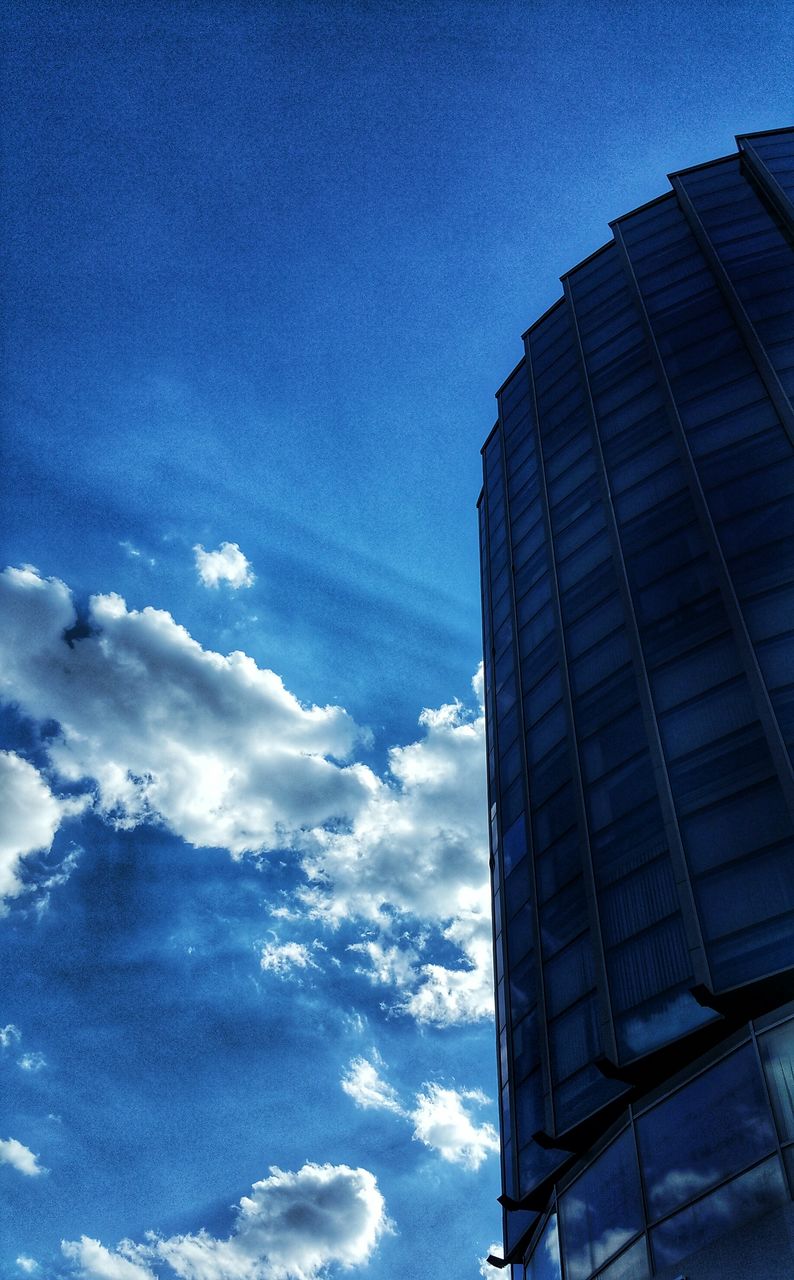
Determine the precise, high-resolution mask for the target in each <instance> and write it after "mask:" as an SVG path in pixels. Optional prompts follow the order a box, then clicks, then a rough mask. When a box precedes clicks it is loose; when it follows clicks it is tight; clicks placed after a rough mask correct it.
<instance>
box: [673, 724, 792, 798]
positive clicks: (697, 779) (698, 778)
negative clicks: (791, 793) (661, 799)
mask: <svg viewBox="0 0 794 1280" xmlns="http://www.w3.org/2000/svg"><path fill="white" fill-rule="evenodd" d="M772 772H773V769H772V762H771V760H770V757H769V752H768V750H767V746H766V742H765V740H764V737H763V733H762V731H761V726H760V725H759V724H758V723H757V722H756V723H755V724H751V725H749V726H747V727H746V728H744V729H737V730H736V731H735V732H734V733H731V734H728V735H727V736H725V737H724V738H721V739H719V740H718V741H716V742H708V743H706V745H705V746H704V747H701V748H700V749H699V750H697V751H695V752H692V753H691V754H689V755H686V756H684V757H683V758H682V759H680V760H678V761H676V762H675V763H673V764H671V765H670V766H669V768H668V774H669V778H670V785H671V787H672V790H673V795H674V796H675V800H676V806H677V808H678V811H679V813H681V814H683V813H691V812H692V810H693V809H702V808H703V807H704V805H707V804H712V803H713V802H714V801H717V800H722V799H723V798H724V797H725V796H728V795H731V794H732V793H735V792H737V791H739V790H741V789H742V788H746V787H748V786H750V785H751V784H752V783H754V782H765V781H766V780H767V778H769V777H770V775H771V774H772Z"/></svg>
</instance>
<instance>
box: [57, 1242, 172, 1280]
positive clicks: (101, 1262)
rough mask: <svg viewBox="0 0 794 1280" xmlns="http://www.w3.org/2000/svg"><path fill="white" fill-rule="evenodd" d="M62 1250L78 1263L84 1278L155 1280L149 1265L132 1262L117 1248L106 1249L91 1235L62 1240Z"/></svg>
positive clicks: (80, 1273)
mask: <svg viewBox="0 0 794 1280" xmlns="http://www.w3.org/2000/svg"><path fill="white" fill-rule="evenodd" d="M120 1247H123V1246H120ZM61 1251H62V1253H63V1255H64V1257H65V1258H68V1259H69V1260H70V1261H71V1262H75V1263H76V1264H77V1266H78V1267H79V1268H80V1270H79V1272H78V1274H79V1275H80V1276H81V1277H83V1280H155V1276H154V1273H153V1272H152V1271H150V1270H149V1268H148V1267H145V1266H142V1265H141V1264H140V1263H137V1262H131V1261H130V1259H129V1258H125V1257H124V1256H123V1254H121V1253H119V1252H116V1251H115V1250H113V1251H111V1250H110V1249H106V1248H105V1247H104V1245H102V1244H100V1243H99V1241H98V1240H92V1239H91V1237H90V1236H81V1237H80V1239H79V1240H62V1241H61Z"/></svg>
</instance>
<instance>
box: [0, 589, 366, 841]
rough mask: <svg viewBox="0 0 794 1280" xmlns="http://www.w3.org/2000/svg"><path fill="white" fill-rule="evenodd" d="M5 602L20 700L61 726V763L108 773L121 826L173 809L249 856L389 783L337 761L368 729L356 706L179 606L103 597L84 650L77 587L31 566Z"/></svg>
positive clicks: (13, 687)
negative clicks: (213, 634)
mask: <svg viewBox="0 0 794 1280" xmlns="http://www.w3.org/2000/svg"><path fill="white" fill-rule="evenodd" d="M0 608H2V609H3V611H4V613H5V616H6V617H7V619H8V625H7V627H6V628H5V632H4V635H5V640H4V643H3V644H2V646H0V660H2V661H1V662H0V666H2V670H3V674H2V677H0V679H2V685H3V686H4V688H5V692H6V697H7V698H8V699H10V700H11V701H15V702H17V703H18V704H19V705H20V706H21V707H22V709H23V710H24V711H25V712H26V714H28V715H30V716H33V717H35V718H36V719H39V720H46V719H50V720H56V721H57V722H58V723H59V725H60V727H61V735H60V737H59V738H58V739H55V740H52V741H51V742H50V746H49V752H50V759H51V762H52V764H53V765H54V766H55V767H56V768H57V769H58V770H59V771H60V773H61V774H62V775H63V776H64V777H65V778H67V779H69V780H71V781H79V780H81V779H92V780H94V781H95V783H96V788H97V798H96V803H97V807H98V808H99V810H100V812H101V813H102V814H103V815H104V816H105V817H106V818H107V819H108V820H110V821H112V822H114V823H115V824H116V825H118V826H120V827H132V826H135V825H136V824H137V823H139V822H141V821H144V820H146V819H150V820H157V819H160V820H161V821H163V822H164V823H165V824H166V825H167V826H168V827H170V829H171V830H172V831H174V832H175V833H176V834H177V835H180V836H182V837H183V838H184V839H185V840H187V841H188V843H190V844H193V845H201V846H207V845H209V846H213V845H218V846H221V847H224V848H227V849H229V850H230V852H231V853H233V854H242V853H244V852H246V851H258V850H261V849H264V848H268V847H271V848H272V847H278V846H280V845H281V846H283V845H285V844H289V843H290V842H291V841H292V840H293V839H294V837H295V832H296V831H297V830H299V829H300V828H301V827H311V826H315V825H318V824H321V823H324V822H328V821H331V820H334V819H345V818H348V819H349V818H351V817H352V816H353V815H354V814H355V813H356V812H357V811H358V809H359V808H361V806H362V805H363V804H364V803H365V802H366V799H367V796H368V794H369V792H370V790H371V789H372V787H373V785H375V779H374V777H373V775H372V774H371V773H370V771H369V770H367V769H366V768H364V767H363V766H360V765H351V766H349V767H344V766H342V765H340V764H338V763H336V761H337V760H339V759H342V758H344V757H345V756H347V755H348V754H349V752H350V751H351V749H352V747H353V746H354V744H355V743H356V741H357V740H358V739H359V738H360V737H361V731H360V730H358V729H357V727H356V725H355V724H354V723H353V721H352V720H351V718H350V716H349V715H348V714H347V712H345V711H344V710H343V709H342V708H341V707H305V706H303V705H302V704H301V703H300V702H299V701H298V699H297V698H295V697H294V696H293V695H292V694H291V693H289V692H288V690H287V689H285V687H284V685H283V683H282V681H281V680H280V678H279V677H278V676H277V675H275V674H274V672H272V671H267V670H263V669H261V668H259V667H257V665H256V663H255V662H254V661H253V660H252V659H251V658H249V657H247V656H246V655H245V654H243V653H232V654H230V655H229V656H228V657H223V656H222V655H221V654H218V653H213V652H211V651H208V650H205V649H202V647H201V646H200V645H199V644H198V643H197V642H196V641H195V640H193V639H192V638H191V636H190V635H189V634H188V633H187V631H185V629H184V628H183V627H180V626H179V625H178V624H177V623H176V622H174V620H173V618H172V617H171V615H170V614H169V613H166V612H164V611H162V610H157V609H150V608H147V609H144V610H142V611H141V612H138V611H137V610H130V611H128V610H127V607H126V605H125V603H124V601H123V600H122V599H121V598H120V597H119V596H117V595H105V596H94V597H93V598H92V600H91V602H90V612H89V619H88V621H89V624H90V626H91V628H92V632H91V634H89V635H87V636H85V637H84V638H83V639H79V640H76V641H74V642H73V644H72V646H71V647H70V646H69V645H68V644H67V643H66V642H65V641H64V639H63V631H64V629H65V628H69V627H72V626H73V625H74V623H75V620H76V615H75V610H74V607H73V604H72V600H71V596H70V593H69V591H68V590H67V588H66V587H65V586H64V584H63V583H61V582H59V581H57V580H56V579H50V580H46V581H45V580H44V579H42V578H40V577H39V576H38V574H36V573H35V572H34V571H33V570H31V569H9V570H6V571H5V572H4V573H2V574H0ZM52 820H53V821H54V817H53V819H52ZM48 829H49V828H48ZM36 839H37V840H39V839H40V837H38V836H37V837H36Z"/></svg>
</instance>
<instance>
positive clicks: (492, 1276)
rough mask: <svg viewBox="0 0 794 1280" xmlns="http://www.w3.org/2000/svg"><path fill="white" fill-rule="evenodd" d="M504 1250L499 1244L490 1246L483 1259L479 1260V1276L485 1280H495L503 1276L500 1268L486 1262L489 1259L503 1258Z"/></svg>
mask: <svg viewBox="0 0 794 1280" xmlns="http://www.w3.org/2000/svg"><path fill="white" fill-rule="evenodd" d="M503 1257H504V1250H503V1249H502V1246H501V1244H492V1245H491V1247H490V1249H489V1250H488V1252H487V1254H486V1255H485V1257H484V1258H480V1275H481V1276H485V1280H497V1277H499V1276H501V1275H503V1272H502V1270H501V1268H500V1267H494V1266H492V1265H491V1263H490V1262H489V1261H488V1259H489V1258H503Z"/></svg>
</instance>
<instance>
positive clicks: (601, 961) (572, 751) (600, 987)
mask: <svg viewBox="0 0 794 1280" xmlns="http://www.w3.org/2000/svg"><path fill="white" fill-rule="evenodd" d="M568 309H569V308H568ZM524 347H525V350H526V359H527V368H528V370H529V377H530V385H531V387H532V399H533V406H534V414H533V417H534V421H535V441H536V446H537V451H538V474H539V477H540V496H541V504H542V508H543V524H544V528H545V530H546V545H547V547H548V549H549V567H550V574H551V598H552V608H553V610H554V619H555V623H556V631H557V642H558V652H559V663H560V683H561V685H562V695H563V704H564V706H565V714H566V719H567V723H568V747H569V758H570V762H571V779H572V781H573V789H574V797H575V800H574V803H575V806H576V814H577V818H578V823H579V831H580V848H581V850H582V878H583V882H584V888H585V896H586V899H587V914H588V924H589V928H590V935H591V938H592V941H593V952H594V958H595V974H596V992H597V999H598V1014H599V1028H600V1038H601V1048H602V1051H603V1053H604V1055H605V1056H606V1057H607V1058H609V1059H611V1060H613V1061H614V1060H615V1059H616V1057H617V1041H616V1038H615V1024H614V1021H613V1018H612V1001H611V999H610V996H609V985H608V982H607V971H606V958H605V955H604V941H603V937H602V932H601V917H600V913H599V909H598V898H597V895H596V888H595V877H594V874H593V855H592V850H591V848H590V830H589V827H588V823H587V807H586V804H585V798H584V786H583V783H582V768H581V761H580V758H579V740H578V737H577V733H576V722H575V720H574V713H573V699H572V696H571V684H570V677H569V672H568V651H567V645H566V642H565V628H564V626H563V621H562V608H561V605H560V587H559V582H558V579H557V555H556V551H555V546H554V535H553V530H552V524H551V510H550V506H549V494H548V488H547V484H546V464H545V460H544V457H543V443H542V437H541V426H540V414H539V412H538V401H537V394H536V392H535V378H534V374H533V371H532V354H531V350H530V340H529V337H526V338H525V339H524ZM556 1132H557V1128H556V1119H555V1127H554V1129H553V1130H552V1133H556Z"/></svg>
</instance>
